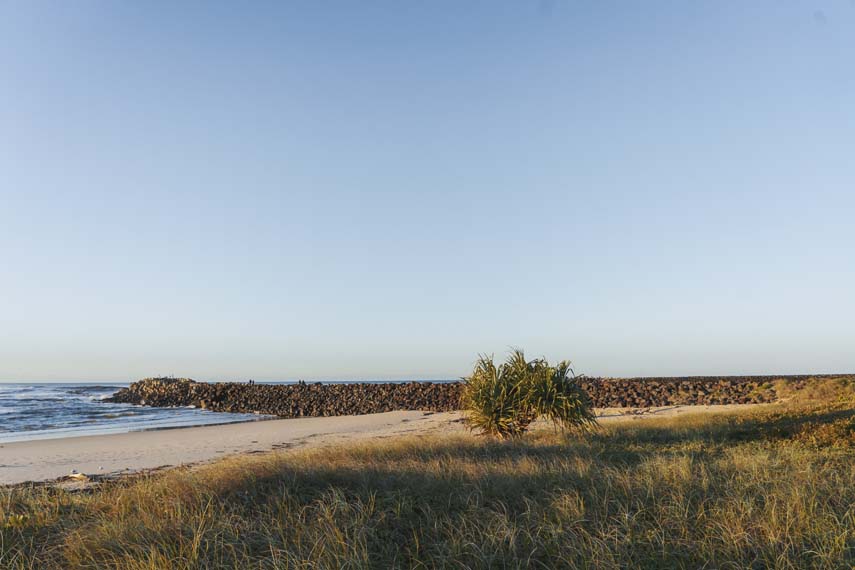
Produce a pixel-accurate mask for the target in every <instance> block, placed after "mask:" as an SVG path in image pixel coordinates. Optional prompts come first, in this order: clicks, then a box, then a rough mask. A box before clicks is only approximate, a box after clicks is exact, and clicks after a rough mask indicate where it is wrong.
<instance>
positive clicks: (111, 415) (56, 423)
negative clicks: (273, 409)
mask: <svg viewBox="0 0 855 570" xmlns="http://www.w3.org/2000/svg"><path fill="white" fill-rule="evenodd" d="M125 386H127V384H110V383H104V384H86V383H79V384H4V383H0V444H2V443H6V442H12V441H24V440H30V439H50V438H58V437H71V436H78V435H97V434H106V433H123V432H129V431H138V430H145V429H160V428H169V427H187V426H198V425H209V424H226V423H234V422H245V421H253V420H259V419H265V418H266V416H259V415H255V414H228V413H222V412H210V411H206V410H199V409H195V408H147V407H144V406H134V405H131V404H108V403H106V402H104V401H103V400H104V398H107V397H108V396H110V395H112V394H113V393H114V392H115V391H116V390H118V389H119V388H122V387H125Z"/></svg>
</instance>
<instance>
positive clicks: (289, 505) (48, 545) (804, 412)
mask: <svg viewBox="0 0 855 570" xmlns="http://www.w3.org/2000/svg"><path fill="white" fill-rule="evenodd" d="M847 390H849V385H848V384H845V383H844V384H839V385H834V386H832V387H831V392H830V395H829V393H828V392H822V393H821V395H820V397H819V399H817V398H814V397H813V396H811V397H806V398H795V400H796V401H795V402H793V403H790V404H785V405H773V406H769V407H767V408H765V409H763V410H761V411H755V412H752V413H750V414H749V413H737V414H728V415H724V414H721V415H707V416H701V415H694V416H686V417H680V418H673V419H661V420H645V421H643V422H642V421H638V422H635V421H632V422H625V423H619V424H618V423H615V424H608V425H603V426H601V428H600V429H598V430H596V431H595V432H593V433H591V434H588V435H584V436H580V435H562V434H561V433H558V432H555V431H551V430H541V431H535V432H533V433H531V434H530V435H529V436H526V437H525V438H521V439H517V440H513V441H494V440H490V439H486V438H479V437H475V436H454V437H439V436H430V437H421V438H411V439H397V440H390V441H388V442H380V443H372V444H365V445H361V446H348V447H347V448H332V449H331V448H327V449H323V448H321V449H314V450H305V451H299V452H285V453H276V454H269V455H257V456H248V457H241V458H232V459H227V460H223V461H221V462H218V463H216V464H213V465H209V466H205V467H200V468H196V469H190V470H188V469H185V470H173V471H169V472H166V473H162V474H158V475H152V476H146V477H142V478H138V479H126V480H122V481H119V482H116V483H111V484H108V485H105V486H103V487H101V488H99V489H96V490H94V491H91V492H84V493H80V492H78V493H69V492H65V491H62V490H59V489H56V488H49V487H43V488H24V487H17V488H9V489H5V490H0V526H2V527H3V528H2V529H0V568H4V569H6V568H9V569H39V570H42V569H48V570H50V569H60V568H61V569H78V568H115V569H119V568H121V569H131V570H133V569H149V570H155V569H167V568H168V569H203V568H204V569H208V568H247V569H250V568H258V569H272V568H456V569H464V568H562V567H567V568H576V567H578V568H598V569H602V568H605V569H608V568H615V569H617V568H627V567H636V568H701V567H704V568H849V567H851V566H852V565H853V564H855V506H853V505H855V461H853V460H855V448H853V445H855V439H853V437H852V434H853V431H855V427H853V418H855V411H853V406H852V405H851V404H850V401H851V399H849V398H848V396H846V394H848V392H847ZM841 394H842V395H841Z"/></svg>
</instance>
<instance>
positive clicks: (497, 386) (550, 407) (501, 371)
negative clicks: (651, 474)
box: [461, 350, 596, 439]
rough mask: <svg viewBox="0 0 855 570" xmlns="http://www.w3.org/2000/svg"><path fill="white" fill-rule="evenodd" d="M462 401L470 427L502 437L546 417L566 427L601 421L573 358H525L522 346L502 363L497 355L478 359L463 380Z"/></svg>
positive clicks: (582, 427) (505, 437) (515, 432)
mask: <svg viewBox="0 0 855 570" xmlns="http://www.w3.org/2000/svg"><path fill="white" fill-rule="evenodd" d="M461 404H462V407H463V409H464V410H465V412H466V415H465V419H466V423H467V424H468V425H469V427H470V428H472V429H473V430H478V431H480V432H481V433H482V434H484V435H491V436H495V437H498V438H501V439H508V438H512V437H518V436H520V435H522V434H523V433H525V432H526V431H527V430H528V428H529V426H530V425H531V424H532V422H534V421H535V420H537V419H538V418H541V417H542V418H546V419H548V420H550V421H551V422H552V423H553V424H554V425H555V426H557V427H561V428H564V429H576V430H580V431H584V430H585V429H586V428H589V427H591V426H593V425H595V424H596V418H595V416H594V412H593V409H592V408H591V402H590V401H589V399H588V396H587V395H586V394H585V392H584V391H583V390H582V389H581V388H580V386H579V384H578V383H577V382H576V377H575V375H574V374H573V369H572V368H571V367H570V362H568V361H566V360H565V361H563V362H560V363H559V364H558V365H557V366H550V365H549V363H548V362H547V361H546V360H544V359H542V358H538V359H534V360H526V358H525V354H524V353H523V351H521V350H514V351H513V352H511V354H510V355H509V356H508V359H507V360H506V361H505V362H504V363H503V364H500V365H498V366H497V365H496V364H495V363H494V362H493V358H492V357H486V356H483V357H481V358H479V359H478V362H477V363H476V364H475V369H474V370H473V371H472V374H471V375H470V376H469V377H467V378H464V385H463V394H462V396H461Z"/></svg>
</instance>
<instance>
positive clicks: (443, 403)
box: [108, 375, 839, 418]
mask: <svg viewBox="0 0 855 570" xmlns="http://www.w3.org/2000/svg"><path fill="white" fill-rule="evenodd" d="M833 376H839V375H824V376H711V377H684V378H582V379H580V381H579V382H580V385H581V386H582V388H583V389H584V390H585V391H586V392H587V394H588V396H589V397H590V398H591V402H592V404H593V405H594V406H595V407H597V408H626V407H629V408H649V407H655V406H672V405H708V404H752V403H762V402H771V401H774V400H775V399H776V398H777V392H776V390H775V382H776V381H778V380H788V381H789V382H790V383H791V384H792V383H795V384H796V385H798V384H803V383H804V382H806V381H807V380H809V379H810V378H828V377H833ZM461 389H462V384H461V383H459V382H448V383H442V382H407V383H400V384H379V383H357V384H321V383H316V384H306V383H299V384H244V383H235V382H225V383H206V382H195V381H193V380H189V379H175V378H148V379H145V380H140V381H138V382H134V383H133V384H131V385H130V386H129V387H128V388H123V389H121V390H119V391H118V392H116V394H114V395H113V396H112V397H111V398H109V399H108V401H110V402H115V403H124V404H141V405H147V406H158V407H177V406H196V407H198V408H205V409H209V410H213V411H217V412H238V413H259V414H269V415H274V416H280V417H283V418H300V417H324V416H343V415H361V414H376V413H382V412H391V411H396V410H424V411H433V412H447V411H453V410H457V409H459V407H460V393H461Z"/></svg>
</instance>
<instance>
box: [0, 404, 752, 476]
mask: <svg viewBox="0 0 855 570" xmlns="http://www.w3.org/2000/svg"><path fill="white" fill-rule="evenodd" d="M751 407H752V406H751V405H723V406H670V407H664V408H645V409H627V408H610V409H602V410H597V415H598V418H599V421H601V422H603V423H609V422H614V421H633V420H643V419H649V418H657V417H668V416H674V415H678V414H686V413H693V412H704V413H721V412H727V411H732V410H735V409H748V408H751ZM463 431H465V427H464V425H463V423H462V414H461V413H460V412H445V413H431V412H418V411H402V412H388V413H384V414H370V415H362V416H338V417H323V418H301V419H284V420H266V421H257V422H246V423H238V424H225V425H213V426H202V427H190V428H177V429H163V430H153V431H138V432H131V433H123V434H110V435H96V436H85V437H70V438H63V439H48V440H34V441H22V442H14V443H7V444H3V445H0V485H9V484H16V483H22V482H28V481H48V480H54V479H58V478H61V477H66V476H68V475H69V474H71V473H72V471H76V472H77V473H80V474H85V475H92V476H99V477H102V476H107V475H119V474H122V473H132V472H138V471H144V470H150V469H158V468H165V467H177V466H181V465H191V464H198V463H204V462H208V461H213V460H216V459H219V458H221V457H225V456H228V455H234V454H247V453H264V452H268V451H274V450H283V449H292V448H298V447H303V446H307V445H330V444H340V443H345V442H347V441H351V440H366V439H383V438H389V437H395V436H400V435H419V434H426V433H455V432H458V433H459V432H463ZM82 482H85V479H83V480H81V483H82Z"/></svg>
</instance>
